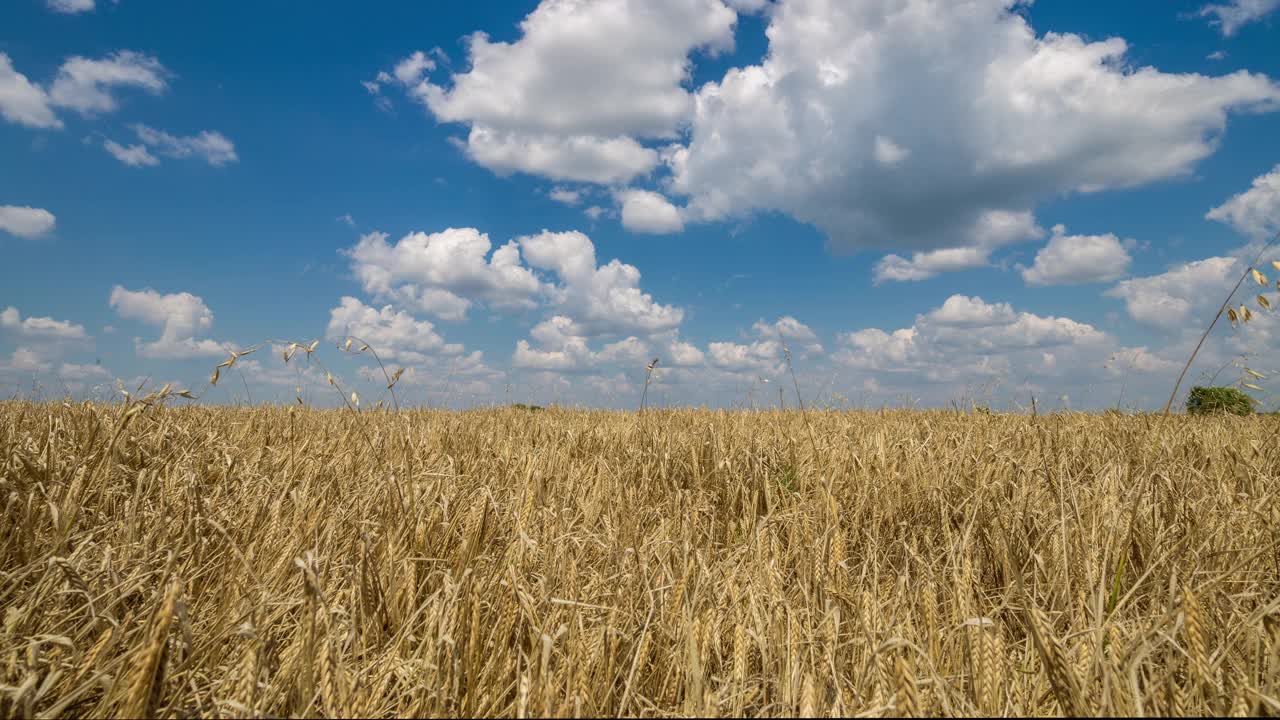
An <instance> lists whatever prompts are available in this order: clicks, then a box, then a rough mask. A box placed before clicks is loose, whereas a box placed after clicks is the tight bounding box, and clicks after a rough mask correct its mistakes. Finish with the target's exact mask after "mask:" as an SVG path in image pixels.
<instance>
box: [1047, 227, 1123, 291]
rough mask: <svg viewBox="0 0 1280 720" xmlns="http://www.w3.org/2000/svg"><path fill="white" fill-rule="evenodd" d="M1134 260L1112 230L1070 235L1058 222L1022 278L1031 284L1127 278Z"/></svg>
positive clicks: (1104, 280) (1072, 283)
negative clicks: (1101, 233)
mask: <svg viewBox="0 0 1280 720" xmlns="http://www.w3.org/2000/svg"><path fill="white" fill-rule="evenodd" d="M1132 260H1133V258H1131V257H1129V252H1128V251H1127V250H1125V248H1124V244H1123V243H1121V241H1120V238H1118V237H1116V236H1115V235H1114V234H1112V233H1107V234H1105V235H1067V234H1066V228H1065V227H1063V226H1062V225H1057V226H1054V228H1053V237H1052V238H1050V239H1049V244H1047V245H1045V246H1044V247H1043V248H1041V249H1040V252H1038V253H1036V259H1035V262H1034V263H1033V264H1032V266H1031V267H1029V268H1024V269H1023V270H1022V279H1023V281H1024V282H1026V283H1027V284H1028V285H1081V284H1085V283H1097V282H1109V281H1111V280H1117V279H1119V278H1121V277H1124V275H1125V274H1126V273H1127V272H1128V271H1129V263H1130V262H1131V261H1132Z"/></svg>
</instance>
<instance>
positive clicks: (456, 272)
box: [347, 228, 683, 337]
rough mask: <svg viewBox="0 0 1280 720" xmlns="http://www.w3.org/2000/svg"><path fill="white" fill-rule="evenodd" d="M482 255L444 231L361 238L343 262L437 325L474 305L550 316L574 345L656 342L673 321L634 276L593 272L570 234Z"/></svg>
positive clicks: (477, 242)
mask: <svg viewBox="0 0 1280 720" xmlns="http://www.w3.org/2000/svg"><path fill="white" fill-rule="evenodd" d="M492 248H493V245H492V243H491V242H490V240H489V236H488V235H486V234H484V233H481V232H480V231H479V230H476V229H474V228H450V229H447V230H444V231H441V232H438V233H431V234H427V233H421V232H418V233H410V234H409V235H406V236H404V237H403V238H401V239H400V240H399V241H398V242H396V243H394V244H391V243H388V242H387V235H385V234H383V233H370V234H368V235H365V236H364V237H362V238H361V239H360V241H359V242H358V243H357V244H356V246H355V247H354V248H352V249H351V250H349V251H347V254H348V256H349V257H350V258H351V260H352V270H353V272H354V274H355V276H356V278H357V279H359V280H360V282H361V284H362V285H363V287H364V289H365V292H368V293H370V294H371V295H373V296H374V297H376V298H379V299H381V300H385V301H388V302H393V303H396V304H398V305H400V306H403V307H407V308H414V309H417V310H421V311H422V312H426V313H430V314H432V315H435V316H436V317H440V318H443V319H446V320H460V319H462V318H464V317H465V316H466V314H467V312H468V310H469V309H470V308H471V307H472V306H473V305H474V304H475V303H477V302H479V303H483V304H484V305H486V306H487V307H489V308H493V309H499V310H502V309H524V310H530V309H534V308H537V307H539V306H550V307H553V308H554V309H555V310H556V312H557V314H559V315H563V316H565V317H567V318H570V319H571V320H572V321H573V323H574V324H575V326H574V329H573V334H574V335H581V336H584V337H590V336H596V335H608V334H628V333H646V334H652V333H659V332H662V331H665V330H671V329H674V328H676V327H677V326H679V324H680V321H681V319H682V318H683V311H682V310H680V309H679V308H675V307H672V306H668V305H662V304H659V303H657V302H655V301H654V300H653V297H652V296H650V295H649V294H648V293H645V292H644V291H642V290H641V289H640V271H639V270H638V269H636V267H635V266H633V265H628V264H626V263H623V262H621V261H619V260H616V259H615V260H611V261H610V262H608V263H605V264H603V265H600V264H598V263H597V260H596V253H595V245H594V244H593V243H592V242H591V239H590V238H588V237H587V236H586V235H584V234H582V233H580V232H550V231H543V232H541V233H539V234H537V235H526V236H522V237H519V238H516V239H515V240H511V241H509V242H507V243H506V244H505V245H503V246H502V247H499V248H498V249H496V250H493V249H492ZM491 250H492V253H491V252H490V251H491ZM540 273H541V274H542V275H545V276H547V277H546V279H543V278H542V277H540Z"/></svg>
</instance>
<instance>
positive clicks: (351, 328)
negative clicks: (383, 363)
mask: <svg viewBox="0 0 1280 720" xmlns="http://www.w3.org/2000/svg"><path fill="white" fill-rule="evenodd" d="M326 334H327V335H328V336H329V337H331V338H337V339H342V338H346V337H348V336H350V337H355V338H359V340H357V341H356V342H364V343H368V344H369V345H370V346H371V347H372V348H373V350H374V351H375V352H377V353H378V355H379V356H380V357H383V358H386V359H389V360H398V361H400V362H408V363H419V362H423V361H425V360H426V359H427V356H428V355H457V354H460V353H461V352H462V351H463V347H462V345H458V344H453V343H446V342H445V340H444V338H443V337H441V336H440V335H439V333H437V332H436V331H435V326H434V325H432V324H431V323H430V322H427V321H426V320H417V319H415V318H414V317H413V316H412V315H410V314H408V313H406V312H403V311H397V310H395V309H394V308H392V307H391V306H390V305H385V306H383V307H381V308H374V307H370V306H368V305H365V304H364V303H363V302H361V301H360V300H358V299H356V298H353V297H343V298H342V299H341V300H340V301H339V304H338V307H335V308H333V309H332V310H330V311H329V327H328V329H327V330H326Z"/></svg>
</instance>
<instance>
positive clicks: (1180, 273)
mask: <svg viewBox="0 0 1280 720" xmlns="http://www.w3.org/2000/svg"><path fill="white" fill-rule="evenodd" d="M1241 272H1243V268H1242V267H1241V265H1240V261H1239V260H1237V259H1236V258H1233V257H1211V258H1205V259H1203V260H1196V261H1193V262H1186V263H1180V264H1178V265H1176V266H1174V267H1173V268H1171V269H1169V270H1168V271H1166V272H1163V273H1160V274H1158V275H1149V276H1146V277H1137V278H1131V279H1129V280H1122V281H1121V282H1119V283H1117V284H1116V286H1115V287H1113V288H1111V289H1110V290H1107V291H1106V293H1104V294H1105V295H1107V296H1109V297H1114V298H1120V299H1121V300H1123V301H1124V303H1125V308H1126V309H1127V310H1128V312H1129V317H1131V318H1133V319H1134V320H1137V321H1138V322H1141V323H1145V324H1147V325H1152V326H1155V327H1159V328H1164V329H1166V330H1176V329H1178V328H1181V327H1182V326H1183V325H1184V324H1185V323H1186V322H1187V321H1188V320H1190V319H1191V312H1192V311H1193V310H1196V309H1202V308H1205V307H1207V306H1209V305H1214V306H1217V305H1218V304H1220V303H1221V302H1222V298H1223V297H1224V296H1225V295H1224V294H1225V293H1226V291H1227V290H1229V289H1230V288H1231V286H1232V284H1233V283H1234V282H1235V281H1236V280H1237V279H1238V278H1239V277H1240V273H1241Z"/></svg>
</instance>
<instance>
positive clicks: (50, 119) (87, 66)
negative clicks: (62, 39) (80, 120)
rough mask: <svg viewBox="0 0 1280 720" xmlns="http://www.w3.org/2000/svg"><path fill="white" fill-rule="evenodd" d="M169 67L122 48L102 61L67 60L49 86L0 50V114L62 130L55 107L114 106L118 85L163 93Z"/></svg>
mask: <svg viewBox="0 0 1280 720" xmlns="http://www.w3.org/2000/svg"><path fill="white" fill-rule="evenodd" d="M168 77H169V71H168V70H166V69H165V67H164V66H163V65H161V64H160V61H159V60H157V59H155V58H154V57H151V56H149V55H143V54H141V53H136V52H133V51H130V50H121V51H120V52H117V53H115V54H113V55H109V56H107V57H105V58H102V59H100V60H92V59H89V58H84V57H80V56H72V57H70V58H67V60H66V61H65V62H63V63H62V66H61V67H60V68H59V69H58V73H57V75H56V76H55V77H54V79H53V82H52V83H51V84H50V85H49V87H48V89H46V88H44V87H42V86H40V85H38V84H35V83H33V82H31V81H30V80H28V79H27V77H26V76H25V75H23V74H22V73H19V72H18V71H17V70H15V69H14V67H13V62H12V61H11V60H10V59H9V56H8V55H6V54H4V53H0V116H3V117H4V118H5V119H6V120H8V121H9V122H12V123H17V124H19V125H26V126H28V127H34V128H61V127H62V121H61V120H60V119H59V118H58V116H57V114H56V113H55V112H54V110H55V108H67V109H69V110H74V111H76V112H78V113H80V114H82V115H88V114H92V113H107V112H112V111H114V110H116V108H117V107H118V106H119V101H118V100H117V99H116V97H115V95H114V92H115V91H116V90H117V89H120V88H135V89H141V90H145V91H147V92H149V93H151V94H153V95H159V94H160V93H162V92H164V91H165V89H166V87H167V78H168Z"/></svg>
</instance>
